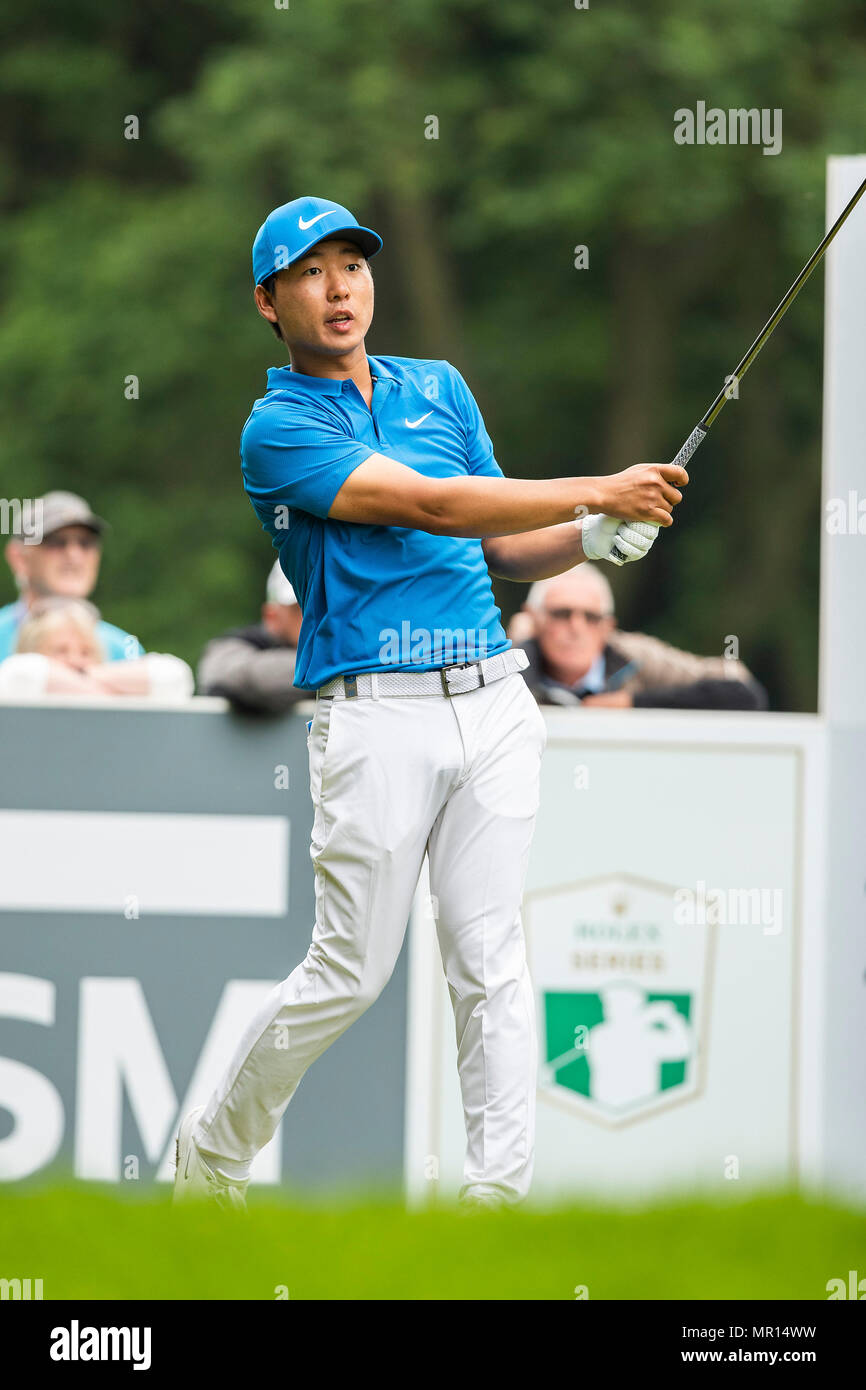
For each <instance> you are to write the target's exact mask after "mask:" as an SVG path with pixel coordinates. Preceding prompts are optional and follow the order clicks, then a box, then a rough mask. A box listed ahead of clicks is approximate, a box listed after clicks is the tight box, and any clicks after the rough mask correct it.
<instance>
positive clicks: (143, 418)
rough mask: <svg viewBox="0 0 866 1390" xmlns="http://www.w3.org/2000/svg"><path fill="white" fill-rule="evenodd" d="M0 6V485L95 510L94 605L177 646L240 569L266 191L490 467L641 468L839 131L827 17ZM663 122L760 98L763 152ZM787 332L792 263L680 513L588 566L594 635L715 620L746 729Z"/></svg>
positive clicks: (714, 362) (808, 408) (788, 545)
mask: <svg viewBox="0 0 866 1390" xmlns="http://www.w3.org/2000/svg"><path fill="white" fill-rule="evenodd" d="M0 14H2V20H3V25H4V32H5V34H6V44H5V46H4V52H3V54H2V56H0V92H2V96H0V111H2V116H3V120H2V129H3V131H4V132H5V134H4V135H3V137H2V167H0V199H2V203H3V211H4V213H5V216H4V218H3V221H2V228H0V242H2V252H3V255H2V262H0V264H2V270H0V296H2V313H0V371H2V374H3V379H4V382H5V386H6V389H5V390H4V392H3V394H2V405H0V410H2V413H3V419H2V431H0V434H2V442H0V494H2V495H3V496H5V497H20V496H35V495H38V494H39V493H40V492H42V491H44V490H46V489H47V488H51V487H68V488H72V489H73V490H75V491H79V492H81V493H83V494H84V496H86V497H87V498H88V500H89V501H90V502H91V503H92V505H93V506H94V507H95V508H96V510H97V511H99V512H100V513H102V514H103V515H106V516H107V517H108V518H109V519H110V520H111V521H112V523H113V531H112V534H111V538H110V541H109V542H108V544H107V547H106V554H105V559H104V563H103V571H102V577H101V581H100V587H99V589H98V591H97V593H96V595H95V598H96V600H97V602H99V603H100V605H101V607H102V609H103V612H104V614H105V616H106V617H107V618H108V619H109V620H110V621H113V622H116V623H118V624H120V625H121V626H123V627H126V628H128V629H129V630H131V631H134V632H136V633H137V634H138V635H139V636H140V638H141V640H142V641H143V642H144V644H145V645H146V646H147V647H148V648H150V649H152V650H168V651H175V652H177V653H178V654H180V655H182V656H184V657H185V658H187V659H188V660H192V661H194V660H195V659H196V656H197V654H198V652H199V651H200V649H201V647H202V645H203V644H204V642H205V641H206V640H207V638H208V637H209V636H210V635H212V634H213V633H214V632H218V631H220V630H222V629H224V628H225V627H227V626H229V625H232V624H235V623H241V622H246V621H249V620H250V618H251V617H253V616H254V615H255V613H256V612H257V610H258V605H259V604H260V602H261V599H262V589H263V585H264V576H265V574H266V572H267V569H268V567H269V565H270V563H271V561H272V552H271V549H270V544H269V541H268V540H267V538H266V537H265V536H264V534H263V533H262V532H261V530H260V528H259V526H258V523H257V521H256V519H255V517H254V515H253V512H252V509H251V508H250V506H249V504H248V502H247V501H246V499H245V497H244V495H243V492H242V488H241V479H240V473H239V459H238V437H239V433H240V429H241V426H242V425H243V422H244V420H245V418H246V416H247V414H248V412H249V408H250V405H251V403H252V401H253V400H254V399H255V397H256V396H258V395H261V394H262V391H263V389H264V379H265V369H266V368H267V367H268V366H269V365H273V364H274V363H275V362H278V361H279V360H281V359H280V355H279V352H278V346H277V343H276V339H275V338H274V337H273V336H272V334H271V333H270V330H269V329H268V328H267V327H266V326H265V325H264V324H263V323H262V321H261V320H260V319H259V318H258V316H257V315H256V313H255V311H254V308H253V305H252V298H251V289H252V285H251V278H252V277H251V272H250V246H251V243H252V239H253V236H254V235H255V232H256V229H257V227H258V226H259V224H260V223H261V222H262V220H263V219H264V217H265V216H266V214H267V213H268V211H269V210H270V209H271V207H273V206H275V205H276V204H278V203H281V202H284V201H286V200H287V199H289V198H292V197H295V196H298V195H299V194H301V193H316V194H319V195H322V196H325V197H329V198H333V199H336V200H337V201H339V202H342V203H345V204H348V206H350V207H351V208H352V209H353V210H354V211H355V212H356V213H357V215H358V217H359V220H361V221H362V222H365V223H366V224H367V225H371V226H374V227H376V229H377V230H379V231H380V232H381V233H382V235H383V237H384V238H385V250H384V251H383V253H382V255H381V256H380V257H379V258H378V259H377V260H376V261H375V262H374V263H373V265H374V271H375V276H376V286H377V313H376V318H375V321H374V324H373V328H372V330H371V334H370V337H369V339H368V348H369V350H370V351H371V352H373V353H376V352H380V353H394V354H396V355H401V356H414V355H418V356H428V357H447V358H449V359H450V360H452V361H454V362H455V363H456V365H457V366H458V367H459V368H460V369H461V371H463V372H464V374H465V375H466V376H467V377H468V379H469V381H470V384H471V385H472V387H473V389H474V390H475V393H476V395H477V397H478V399H479V403H480V404H481V407H482V410H483V411H484V413H485V416H486V419H487V423H488V427H489V429H490V432H491V435H492V437H493V440H494V444H495V447H496V451H497V457H498V459H499V461H500V463H501V465H502V467H503V468H504V470H505V472H506V473H508V474H510V475H512V476H518V477H520V476H523V477H545V476H554V475H568V474H579V473H595V472H608V471H612V470H614V469H617V468H620V467H625V466H627V465H628V464H630V463H633V462H637V461H639V460H641V459H666V458H669V457H671V456H672V455H673V453H674V451H675V450H676V449H677V448H678V447H679V445H680V443H681V442H682V441H683V439H684V438H685V437H686V436H687V435H688V433H689V432H690V431H691V429H692V426H693V425H694V423H695V422H696V420H697V419H698V418H699V417H700V415H701V414H702V413H703V411H704V410H705V409H706V407H707V405H708V404H709V402H710V400H711V399H712V397H713V396H714V394H715V392H716V391H717V389H718V388H719V386H720V385H721V384H722V381H723V378H724V376H725V374H726V373H727V372H730V371H732V370H733V367H734V365H735V364H736V362H737V361H738V360H739V358H740V357H741V356H742V353H743V352H744V351H745V349H746V347H747V346H748V344H749V342H750V341H751V339H752V338H753V337H754V335H755V333H756V332H757V330H758V329H759V328H760V326H761V324H762V323H763V321H764V319H765V318H766V317H767V316H768V314H769V312H770V311H771V309H772V308H773V307H774V305H775V304H776V302H777V300H778V299H779V298H781V295H782V293H783V292H784V290H785V289H786V288H787V286H788V284H789V283H790V282H791V280H792V279H793V278H794V276H795V274H796V273H797V271H798V269H799V268H800V266H801V264H802V263H803V262H804V261H805V260H806V258H807V257H808V255H809V254H810V252H811V251H812V249H813V248H814V246H815V245H816V244H817V242H818V240H819V239H820V236H821V233H822V231H823V215H824V177H825V172H824V171H825V159H826V157H827V155H829V154H845V153H848V154H850V153H859V152H862V149H863V145H864V134H863V102H862V72H863V60H864V56H866V12H864V10H863V9H862V6H860V5H858V4H857V3H856V0H827V3H826V4H824V5H823V6H820V7H819V6H815V5H812V4H807V3H805V0H763V3H762V4H761V6H759V7H755V6H754V5H753V4H752V3H751V0H704V3H703V4H702V5H701V6H700V7H695V6H694V5H693V4H692V3H689V0H665V3H661V0H644V3H642V4H641V5H638V4H636V3H634V0H632V3H631V4H630V5H628V6H627V7H626V6H618V7H613V8H611V7H604V6H600V5H599V6H595V5H594V4H591V5H590V8H589V9H587V10H576V9H574V8H573V7H571V6H569V5H568V4H567V3H565V0H559V3H555V4H554V3H551V0H540V3H536V4H529V3H528V0H495V3H494V0H436V3H434V0H402V3H401V4H400V6H399V7H397V6H395V7H393V8H389V9H384V8H383V7H382V6H381V5H379V4H377V5H375V6H374V5H373V4H372V3H371V0H290V5H289V7H288V8H286V9H278V8H276V6H275V5H268V4H262V3H255V4H253V3H251V0H228V2H227V3H223V4H222V5H218V6H212V5H206V4H205V3H204V2H203V0H176V3H174V4H173V5H172V6H166V5H165V4H157V3H155V0H139V3H138V4H137V5H135V6H133V7H117V6H116V5H114V4H110V3H109V0H73V3H71V4H69V5H66V6H63V7H62V8H55V9H53V10H52V12H51V16H50V24H47V23H46V22H45V19H44V16H43V15H42V13H41V12H40V11H38V10H32V9H30V10H27V9H26V8H24V9H22V8H21V7H20V6H13V4H12V3H11V0H0ZM698 100H703V101H705V102H706V103H707V105H708V106H720V107H722V108H725V109H727V108H729V107H758V108H770V109H775V108H777V107H778V108H781V109H782V111H783V149H782V152H781V153H780V154H779V155H777V156H766V155H764V154H763V153H762V151H761V148H760V147H759V146H706V145H703V146H698V145H695V146H680V145H677V144H675V143H674V140H673V129H674V119H673V116H674V111H675V110H676V109H677V108H679V107H683V106H685V107H689V108H691V109H694V107H695V104H696V102H697V101H698ZM129 115H135V116H137V117H138V120H139V123H140V131H139V138H138V139H137V140H129V139H125V138H124V122H125V118H126V117H128V116H129ZM430 116H436V117H437V118H438V123H439V128H438V138H437V139H428V138H426V135H425V132H426V131H427V130H428V128H429V122H428V118H429V117H430ZM577 245H586V246H587V247H588V248H589V269H588V270H576V269H575V268H574V248H575V247H576V246H577ZM822 325H823V296H822V293H821V280H820V276H816V277H815V279H814V280H813V281H812V282H811V283H810V285H809V287H808V289H807V290H806V291H804V293H803V295H802V296H801V297H800V298H799V299H798V300H797V303H796V305H795V307H794V309H792V311H791V312H790V314H789V316H788V318H786V320H785V322H784V323H783V325H782V326H781V327H780V328H779V329H778V330H777V332H776V334H775V336H774V338H773V339H772V341H771V343H770V344H769V346H768V347H767V348H766V349H765V351H764V353H763V354H762V357H761V359H760V361H759V363H758V365H757V366H756V367H755V368H754V369H753V373H752V374H751V375H750V376H749V377H748V379H747V381H746V382H745V383H744V384H743V387H742V391H741V399H740V400H739V401H738V402H736V403H731V404H730V405H729V406H728V408H727V410H726V411H725V412H724V413H723V415H722V417H721V418H720V420H719V422H718V424H717V425H716V426H715V428H714V430H713V433H712V434H711V436H710V438H709V439H708V440H707V442H706V443H705V445H704V446H703V448H702V450H701V452H700V453H699V454H698V456H697V457H696V459H695V463H694V465H693V470H692V478H693V481H692V483H691V486H690V488H689V491H688V494H687V501H686V502H685V503H684V504H683V506H682V508H681V509H680V511H679V513H678V523H679V524H678V526H677V527H676V528H675V530H674V531H673V532H672V533H671V534H670V535H666V536H663V537H662V538H661V540H660V542H659V544H658V546H657V547H656V549H655V550H654V551H653V554H652V557H651V559H650V560H649V561H648V562H646V563H645V564H644V565H642V566H638V567H630V568H629V569H627V570H625V571H622V572H618V573H617V574H616V575H615V576H614V582H615V584H616V585H617V597H618V602H619V611H620V621H621V622H622V624H623V626H625V627H630V626H641V627H643V628H645V629H646V630H649V631H653V632H656V633H657V634H658V635H660V636H662V637H664V638H666V639H667V640H670V641H674V642H676V643H678V644H679V645H682V646H685V647H688V648H691V649H693V650H696V651H700V652H706V653H718V652H720V651H721V650H722V649H723V644H724V641H725V638H726V636H727V635H728V634H731V633H734V634H737V635H738V637H739V639H740V653H741V656H742V657H743V659H744V660H745V661H746V663H747V664H748V665H749V666H750V667H751V668H752V669H753V670H754V671H755V673H756V674H757V675H758V676H759V677H760V678H761V679H762V680H764V681H765V683H766V684H767V685H768V686H769V688H770V691H771V698H772V702H773V704H774V706H775V707H776V708H788V709H814V708H815V700H816V670H817V596H818V552H819V541H820V498H819V479H820V441H821V360H822ZM130 375H135V376H137V377H138V379H139V383H140V396H139V399H138V400H127V399H126V397H125V394H124V382H125V378H126V377H128V376H130ZM4 582H5V581H4ZM497 593H498V596H499V600H500V603H501V605H502V607H503V610H504V612H505V613H506V614H508V613H510V612H511V611H512V610H513V609H514V608H515V607H516V606H518V605H519V603H520V602H521V601H522V597H523V590H522V588H521V587H520V586H514V585H509V584H506V583H499V584H498V585H497ZM9 597H12V586H11V583H10V584H8V585H5V587H4V588H2V589H0V599H4V600H5V599H6V598H9Z"/></svg>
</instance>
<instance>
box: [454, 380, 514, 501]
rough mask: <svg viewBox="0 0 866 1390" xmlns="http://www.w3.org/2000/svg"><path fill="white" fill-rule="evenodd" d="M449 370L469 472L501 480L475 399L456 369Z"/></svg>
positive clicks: (499, 470) (488, 436) (491, 445)
mask: <svg viewBox="0 0 866 1390" xmlns="http://www.w3.org/2000/svg"><path fill="white" fill-rule="evenodd" d="M448 366H449V368H450V370H451V377H452V383H453V388H454V399H455V402H456V405H457V409H458V411H459V413H460V416H461V418H462V420H463V425H464V428H465V430H466V458H467V462H468V464H469V472H470V473H477V474H481V475H482V476H485V477H488V478H502V477H504V476H505V475H504V473H503V472H502V469H501V468H500V467H499V464H498V463H497V462H496V459H495V457H494V454H493V444H492V442H491V439H490V435H489V434H488V433H487V430H486V428H485V425H484V420H483V417H482V415H481V411H480V410H479V409H478V405H477V403H476V400H475V397H474V396H473V394H472V392H471V391H470V390H469V387H468V386H467V385H466V382H465V381H464V379H463V377H462V376H461V375H460V373H459V372H458V370H457V368H456V367H454V366H452V365H451V363H450V362H449V364H448Z"/></svg>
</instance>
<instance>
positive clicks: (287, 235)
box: [253, 198, 382, 285]
mask: <svg viewBox="0 0 866 1390" xmlns="http://www.w3.org/2000/svg"><path fill="white" fill-rule="evenodd" d="M340 232H345V233H346V237H347V239H348V240H350V241H354V242H355V243H356V244H357V245H358V246H360V248H361V250H362V251H363V253H364V255H365V256H366V257H368V258H369V257H370V256H375V255H376V252H377V251H381V250H382V238H381V237H380V236H379V235H378V234H377V233H376V232H373V231H371V230H370V228H369V227H361V226H359V224H358V220H357V218H355V217H353V216H352V214H351V213H350V211H349V209H348V208H344V207H342V206H341V205H340V204H339V203H332V202H330V201H329V200H328V199H327V198H295V199H294V200H293V202H291V203H283V205H282V207H279V208H274V210H273V212H272V213H269V215H268V216H267V217H266V218H265V220H264V222H263V223H262V225H261V226H260V227H259V230H258V232H257V233H256V239H255V241H254V242H253V276H254V278H255V283H256V284H257V285H260V284H261V283H262V281H263V280H267V278H268V276H269V275H273V273H274V271H276V270H285V268H286V266H288V265H291V264H292V262H293V261H297V260H299V259H300V257H301V256H305V255H306V253H307V252H308V251H311V250H312V248H313V247H314V246H315V245H316V243H317V242H320V241H324V240H325V239H326V238H327V237H332V236H336V235H338V234H339V233H340Z"/></svg>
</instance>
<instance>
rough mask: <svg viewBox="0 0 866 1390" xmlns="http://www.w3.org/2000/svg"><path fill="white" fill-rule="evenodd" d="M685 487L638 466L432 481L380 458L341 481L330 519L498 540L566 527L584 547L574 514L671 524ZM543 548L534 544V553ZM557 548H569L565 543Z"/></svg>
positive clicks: (673, 474) (661, 467) (669, 467)
mask: <svg viewBox="0 0 866 1390" xmlns="http://www.w3.org/2000/svg"><path fill="white" fill-rule="evenodd" d="M687 482H688V474H687V473H686V471H685V469H684V468H678V467H676V466H675V465H674V464H668V463H664V464H655V463H639V464H636V465H635V466H634V467H633V468H627V469H625V471H624V472H622V473H612V474H610V475H608V476H607V477H602V478H547V479H543V480H540V481H535V480H530V479H523V478H486V477H477V476H474V475H461V476H460V477H457V478H430V477H427V475H426V474H424V473H418V472H416V470H415V469H414V468H407V467H406V465H405V464H402V463H397V462H396V461H395V460H394V459H389V458H386V457H385V456H384V455H383V454H371V456H370V457H369V458H368V459H366V460H365V461H364V463H361V464H359V465H358V467H357V468H355V469H354V470H353V471H352V473H350V475H349V477H348V478H347V479H346V481H345V482H344V483H343V485H342V487H341V488H340V490H339V492H338V493H337V495H336V497H335V498H334V501H333V503H332V505H331V508H330V511H329V512H328V516H329V517H330V518H332V519H333V520H335V521H354V522H360V523H366V524H368V525H374V526H408V527H413V528H414V529H415V530H418V531H429V532H430V533H432V534H433V535H441V536H469V537H477V538H480V539H485V538H496V539H497V540H498V539H499V538H502V537H509V536H514V535H517V534H518V533H525V532H532V531H536V530H538V529H539V528H548V527H561V528H562V530H563V536H564V532H565V530H567V529H569V527H570V530H571V532H572V535H573V537H574V539H575V540H576V541H577V542H578V544H579V540H580V537H579V534H578V530H577V528H576V527H575V526H574V524H573V522H574V519H575V514H576V513H579V514H584V515H585V514H586V512H588V511H589V512H604V513H606V514H607V515H608V516H615V517H621V518H622V519H623V520H624V521H647V522H653V523H655V525H657V526H670V525H671V524H672V521H673V517H672V515H671V513H672V511H673V508H674V507H675V506H676V505H677V503H678V502H679V501H680V500H681V498H682V493H681V492H680V491H679V486H684V485H685V484H686V483H687ZM562 523H568V526H566V527H562ZM541 544H542V542H541V541H539V540H537V541H535V542H533V547H531V550H532V549H533V548H534V547H540V546H541ZM556 545H557V546H560V545H564V539H563V540H557V541H556ZM581 556H582V551H581ZM571 563H575V561H572V562H571ZM551 573H558V570H556V569H554V570H552V571H551ZM512 577H515V578H517V577H522V576H518V575H517V574H514V575H513V576H512Z"/></svg>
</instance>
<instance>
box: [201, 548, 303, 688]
mask: <svg viewBox="0 0 866 1390" xmlns="http://www.w3.org/2000/svg"><path fill="white" fill-rule="evenodd" d="M301 621H302V614H301V607H300V604H299V603H298V600H297V598H296V597H295V591H294V589H293V588H292V586H291V584H290V583H289V581H288V579H287V578H286V576H285V575H284V574H283V571H282V570H281V569H280V563H279V561H277V562H276V563H275V565H274V567H273V569H272V570H271V572H270V574H269V575H268V582H267V587H266V590H265V602H264V603H263V605H262V620H261V622H260V623H253V624H251V625H250V626H249V627H239V628H234V629H233V630H232V631H231V632H226V633H225V634H224V635H223V636H222V637H215V638H214V639H213V640H212V641H211V642H208V644H207V646H206V647H205V649H204V651H203V652H202V656H201V660H200V662H199V667H198V688H199V694H200V695H222V696H224V698H225V699H227V700H230V701H231V703H232V704H233V705H234V706H235V708H236V709H238V710H241V711H244V712H253V711H254V712H256V713H265V714H280V713H282V712H283V711H284V710H287V709H289V708H290V707H291V706H292V705H293V704H295V703H296V702H297V701H298V700H309V698H310V692H309V691H308V690H299V689H298V688H297V687H296V686H295V685H294V684H293V682H294V679H295V657H296V656H297V648H298V638H299V636H300V632H301Z"/></svg>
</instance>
